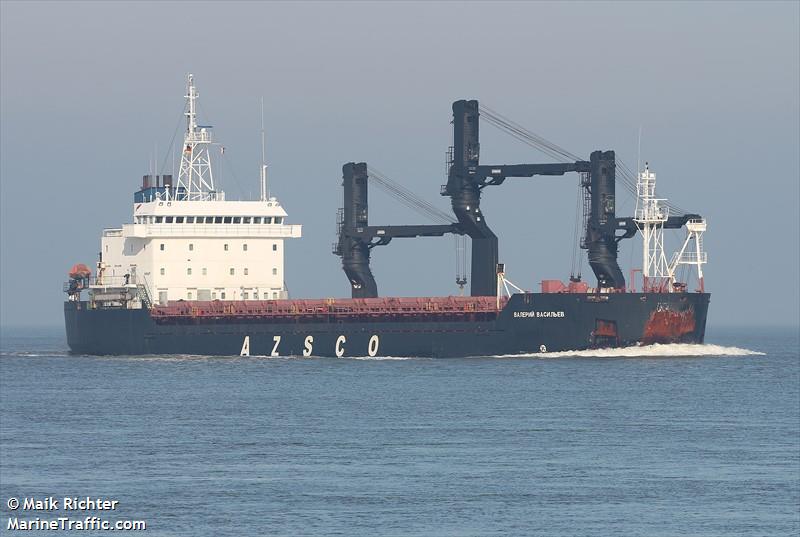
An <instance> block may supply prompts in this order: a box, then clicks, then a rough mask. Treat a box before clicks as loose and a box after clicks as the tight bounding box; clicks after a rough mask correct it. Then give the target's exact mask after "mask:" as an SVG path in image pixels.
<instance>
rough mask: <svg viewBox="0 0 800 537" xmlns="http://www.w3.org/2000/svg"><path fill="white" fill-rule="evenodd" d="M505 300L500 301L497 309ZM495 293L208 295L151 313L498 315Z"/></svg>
mask: <svg viewBox="0 0 800 537" xmlns="http://www.w3.org/2000/svg"><path fill="white" fill-rule="evenodd" d="M506 302H508V299H507V298H502V299H501V300H500V308H501V309H502V308H503V306H505V304H506ZM497 312H498V309H497V298H495V297H485V296H481V297H472V296H469V297H462V296H448V297H417V298H405V297H393V298H326V299H313V300H302V299H300V300H213V301H203V302H201V301H183V300H179V301H177V302H169V303H168V304H166V305H156V306H154V307H153V309H152V311H151V315H152V317H153V318H155V319H156V320H157V321H158V320H160V321H168V320H169V319H174V320H176V321H177V320H181V319H184V320H185V319H197V320H198V321H201V320H203V319H220V318H232V319H263V318H270V319H272V320H276V321H289V322H296V321H298V320H300V319H302V320H304V321H313V320H315V319H318V320H323V319H329V318H330V317H335V318H359V319H364V320H370V319H372V320H403V319H404V320H410V321H413V320H433V319H438V320H447V319H452V320H459V321H464V320H484V319H488V318H494V317H495V316H496V315H497Z"/></svg>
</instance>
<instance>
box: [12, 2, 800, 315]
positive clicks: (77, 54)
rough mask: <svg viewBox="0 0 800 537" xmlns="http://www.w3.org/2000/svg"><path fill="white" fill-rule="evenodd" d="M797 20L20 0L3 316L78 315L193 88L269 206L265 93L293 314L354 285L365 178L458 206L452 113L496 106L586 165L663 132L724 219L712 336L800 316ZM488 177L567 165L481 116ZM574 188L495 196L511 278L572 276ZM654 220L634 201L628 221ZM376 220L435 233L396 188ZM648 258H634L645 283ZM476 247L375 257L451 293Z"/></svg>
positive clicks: (683, 197)
mask: <svg viewBox="0 0 800 537" xmlns="http://www.w3.org/2000/svg"><path fill="white" fill-rule="evenodd" d="M799 6H800V4H799V3H798V2H775V3H769V2H757V3H756V2H753V3H746V2H732V3H723V2H710V3H697V2H694V3H672V2H671V3H655V2H640V3H636V2H621V3H602V2H590V3H577V2H564V3H535V2H529V3H525V2H515V3H505V4H504V3H498V2H493V3H485V4H483V3H476V2H471V3H456V2H445V3H430V2H428V3H411V2H405V3H394V4H391V3H385V2H381V3H377V2H376V3H368V2H354V3H335V2H324V3H312V2H308V3H299V2H294V3H266V2H264V3H259V2H244V3H234V2H224V3H222V2H218V3H217V2H175V3H170V2H157V3H155V2H154V3H145V2H131V3H123V2H87V3H77V2H55V3H36V2H24V3H22V2H6V1H3V2H2V3H1V4H0V21H1V33H2V38H1V39H2V42H1V43H0V45H1V46H0V60H1V61H2V64H1V73H0V75H1V76H0V108H1V112H2V131H1V132H0V135H1V138H0V174H1V178H2V190H1V192H0V194H1V198H2V199H1V201H0V203H1V205H0V210H1V214H0V225H1V226H2V228H1V230H0V233H1V234H0V240H1V241H2V243H1V245H2V256H1V257H0V298H1V299H2V308H1V309H0V322H1V323H2V324H4V325H20V324H29V325H30V324H43V325H57V324H60V323H62V322H63V320H62V305H61V303H62V301H63V299H64V295H63V293H62V292H61V285H62V282H63V281H64V280H66V272H67V270H68V269H69V267H70V266H71V265H72V264H73V263H75V262H84V263H87V264H90V265H93V264H94V262H95V261H96V255H97V251H98V249H99V237H100V232H101V230H102V228H103V227H114V226H118V225H120V224H122V223H124V222H130V221H131V212H132V193H133V191H134V190H135V189H136V188H137V186H138V184H139V183H140V181H141V176H142V174H144V173H147V172H148V169H149V162H150V160H151V159H152V157H153V153H154V151H156V148H157V151H158V154H159V160H162V159H164V157H165V155H166V151H167V147H168V144H169V142H170V139H171V138H172V135H173V133H174V132H175V128H176V125H177V124H178V121H179V119H180V118H181V113H182V110H183V104H184V102H183V95H184V85H185V77H186V74H187V73H188V72H192V73H194V75H195V80H196V83H197V85H198V88H199V91H200V106H201V108H200V110H201V119H202V121H203V122H210V123H211V124H213V125H214V126H215V135H216V137H217V139H218V140H219V141H221V142H222V143H223V144H224V145H225V147H226V163H225V167H224V169H223V170H222V172H221V174H222V175H221V179H220V182H221V185H222V187H223V188H224V189H225V190H226V192H227V193H228V195H229V196H230V197H232V198H239V197H246V196H248V195H250V194H252V195H255V194H256V193H257V190H258V164H259V158H260V156H259V155H260V148H259V147H260V141H259V123H260V119H259V100H260V98H261V97H262V96H263V97H264V100H265V118H266V123H267V138H268V147H267V152H268V161H269V163H270V180H271V190H272V192H273V193H274V194H275V195H277V196H278V197H279V199H280V200H281V202H282V203H283V204H284V206H285V207H286V209H287V211H288V212H289V219H290V221H291V222H293V223H301V224H303V225H304V237H303V238H302V239H299V240H295V241H290V244H288V246H287V265H286V268H287V284H288V286H289V289H290V291H291V293H292V295H293V296H295V297H325V296H347V295H348V293H349V287H348V283H347V280H346V278H345V277H344V274H343V273H342V271H341V268H340V261H339V258H337V257H335V256H334V255H332V254H331V243H332V242H333V241H334V240H335V236H334V232H335V226H334V223H335V214H336V209H337V208H338V207H339V206H340V204H341V186H340V183H341V166H342V164H343V163H345V162H348V161H366V162H368V163H369V164H370V165H371V166H373V167H375V168H377V169H379V170H381V171H383V172H384V173H385V174H387V175H388V176H389V177H391V178H393V179H394V180H396V181H400V182H402V183H404V184H405V185H406V186H408V187H409V188H411V189H412V190H414V191H415V192H417V193H419V194H421V195H424V196H425V197H426V198H427V199H428V200H430V201H432V202H434V203H435V204H437V206H439V207H441V208H443V209H445V210H449V208H448V204H447V201H446V199H445V198H442V197H441V196H439V185H440V184H442V183H443V182H444V159H445V151H446V149H447V146H448V145H449V144H450V138H451V130H450V129H451V127H450V123H449V122H450V115H451V108H450V107H451V103H452V101H454V100H456V99H461V98H475V99H479V100H480V101H481V102H482V103H483V104H486V105H488V106H489V107H491V108H493V109H495V110H497V111H499V112H501V113H502V114H504V115H506V116H509V117H511V118H513V119H514V120H516V121H517V122H518V123H521V124H523V125H525V126H527V127H528V128H529V129H531V130H533V131H535V132H537V133H539V134H541V135H543V136H545V137H547V138H549V139H550V140H553V141H554V142H556V143H558V144H559V145H561V146H563V147H565V148H567V149H569V150H570V151H572V152H573V153H577V154H580V155H584V156H588V154H589V153H590V152H591V151H592V150H594V149H614V150H616V151H617V155H618V158H620V159H621V160H623V161H624V162H626V163H627V164H628V165H629V166H631V167H635V166H636V160H637V136H638V131H639V128H640V127H641V128H642V133H643V137H642V160H648V161H649V162H650V164H651V168H652V169H654V170H655V171H656V173H657V174H658V181H659V193H660V194H661V195H663V196H666V197H668V198H670V199H671V200H672V201H674V202H675V203H676V204H677V205H680V206H682V207H685V208H687V209H689V210H692V211H696V212H699V213H701V214H703V215H705V216H706V217H707V218H708V222H709V230H708V232H707V234H706V236H705V246H706V249H707V251H708V253H709V259H710V261H709V264H708V266H707V270H706V283H707V289H708V290H710V291H711V293H712V304H711V309H710V313H709V323H710V324H711V325H722V324H739V325H745V324H759V325H762V324H782V325H786V324H793V325H797V324H798V308H799V306H798V304H799V303H800V293H799V291H798V289H799V287H798V282H799V281H800V274H799V272H800V270H799V268H798V264H799V260H798V257H800V254H799V253H798V242H800V240H799V236H800V230H799V228H800V224H799V223H798V203H800V193H799V192H798V183H800V163H799V160H800V156H799V153H800V150H799V149H798V147H800V104H799V103H798V100H799V99H800V98H799V97H798V96H799V95H800V82H799V78H800V75H799V73H800V57H799V56H800V41H799V39H798V34H799V33H800V30H799V29H798V28H799V27H800V7H799ZM481 160H482V161H483V162H484V163H486V164H492V163H523V162H550V160H549V159H548V158H547V157H545V156H544V155H542V154H540V153H537V152H536V151H534V150H532V149H531V148H529V147H527V146H525V145H522V144H520V143H519V142H516V141H515V140H513V139H511V138H509V137H507V136H505V135H503V134H502V133H499V132H497V131H495V130H494V129H493V128H492V127H490V126H489V125H487V124H485V123H484V124H483V125H482V139H481ZM167 162H168V163H169V164H168V167H169V166H170V165H171V162H172V157H171V155H170V157H169V158H167ZM576 184H577V178H576V177H575V176H565V177H562V178H538V179H510V180H508V181H507V183H506V184H504V185H503V186H501V187H492V188H488V189H486V190H485V191H484V192H485V193H484V197H483V200H484V201H483V204H482V207H483V209H484V213H485V214H486V217H487V221H488V222H489V223H490V225H491V226H492V227H493V229H494V230H495V232H496V233H497V234H498V235H499V236H500V257H501V260H502V261H504V262H505V263H506V264H507V270H508V273H509V277H510V279H511V280H512V281H514V282H515V283H517V284H519V285H521V286H523V287H525V288H528V289H537V290H538V282H539V281H540V280H541V279H543V278H561V279H566V278H567V277H568V276H569V270H570V260H571V252H572V241H573V222H574V214H575V193H576ZM620 197H622V196H620ZM633 205H634V204H633V201H632V200H631V199H630V198H628V199H627V200H625V201H623V200H622V199H621V200H620V202H619V203H618V215H620V216H623V215H630V214H632V212H633ZM370 209H371V211H370V219H371V222H373V223H375V224H381V223H387V224H388V223H395V224H400V223H406V224H410V223H431V222H428V221H425V220H424V219H423V218H422V217H419V216H417V214H416V213H414V212H412V211H410V210H407V209H405V208H402V207H397V206H396V204H395V203H393V202H392V200H391V198H388V197H387V196H385V195H383V194H382V193H381V192H379V191H377V190H375V189H373V191H372V195H371V206H370ZM673 240H675V239H674V238H673ZM640 244H641V241H640V240H639V239H632V240H629V241H627V242H626V243H625V245H624V247H623V250H622V253H621V255H620V261H621V264H622V265H623V268H624V270H625V273H626V275H627V270H628V268H630V266H631V264H633V265H635V266H641V261H640V258H641V257H640V256H641V254H640ZM454 255H455V248H454V241H453V239H452V238H430V239H416V240H400V239H398V240H396V241H394V242H393V243H392V244H391V245H389V246H386V247H380V248H376V249H375V250H374V253H373V269H374V272H375V275H376V279H377V281H378V285H379V290H380V292H381V294H384V295H389V294H400V295H429V294H437V295H442V294H452V293H455V292H456V288H455V284H454V278H455V261H454ZM582 255H583V256H584V258H585V252H582ZM583 272H584V275H585V277H587V279H589V280H590V281H591V282H592V283H594V277H593V276H592V275H591V271H590V270H589V269H588V266H587V265H586V264H585V262H584V270H583Z"/></svg>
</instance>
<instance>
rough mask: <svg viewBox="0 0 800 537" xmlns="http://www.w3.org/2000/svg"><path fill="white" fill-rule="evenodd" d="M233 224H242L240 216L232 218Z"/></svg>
mask: <svg viewBox="0 0 800 537" xmlns="http://www.w3.org/2000/svg"><path fill="white" fill-rule="evenodd" d="M233 223H234V224H241V223H242V217H241V216H234V217H233Z"/></svg>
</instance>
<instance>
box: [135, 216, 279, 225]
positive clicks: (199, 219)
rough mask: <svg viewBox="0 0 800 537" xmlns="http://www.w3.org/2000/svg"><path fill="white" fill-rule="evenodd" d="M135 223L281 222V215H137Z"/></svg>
mask: <svg viewBox="0 0 800 537" xmlns="http://www.w3.org/2000/svg"><path fill="white" fill-rule="evenodd" d="M136 223H137V224H283V217H282V216H274V217H273V216H137V217H136Z"/></svg>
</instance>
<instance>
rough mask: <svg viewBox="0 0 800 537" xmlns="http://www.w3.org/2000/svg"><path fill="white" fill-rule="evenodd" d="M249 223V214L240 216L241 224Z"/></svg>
mask: <svg viewBox="0 0 800 537" xmlns="http://www.w3.org/2000/svg"><path fill="white" fill-rule="evenodd" d="M249 223H250V217H249V216H243V217H242V224H249Z"/></svg>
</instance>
